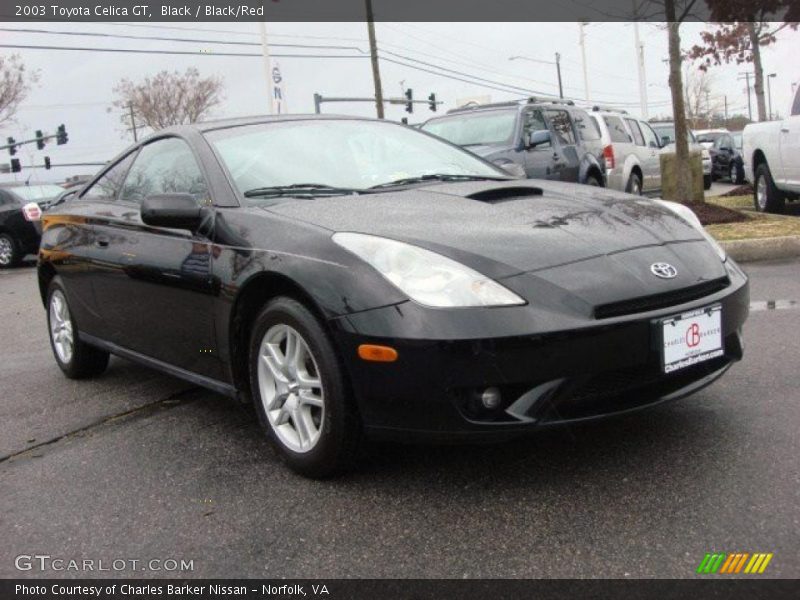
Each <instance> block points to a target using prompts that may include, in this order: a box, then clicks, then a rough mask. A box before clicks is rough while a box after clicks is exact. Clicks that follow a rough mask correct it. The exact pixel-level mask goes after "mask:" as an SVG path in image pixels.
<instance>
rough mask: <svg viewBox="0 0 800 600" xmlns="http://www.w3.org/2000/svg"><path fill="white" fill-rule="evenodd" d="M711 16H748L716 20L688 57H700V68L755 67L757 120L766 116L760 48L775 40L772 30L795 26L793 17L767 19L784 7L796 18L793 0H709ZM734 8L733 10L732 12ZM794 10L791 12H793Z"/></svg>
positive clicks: (795, 27)
mask: <svg viewBox="0 0 800 600" xmlns="http://www.w3.org/2000/svg"><path fill="white" fill-rule="evenodd" d="M708 3H709V6H710V8H711V14H712V17H716V18H719V19H721V20H727V18H728V17H730V16H733V15H734V14H735V15H737V16H738V17H739V18H741V17H742V16H744V17H747V20H746V21H732V22H726V23H715V25H714V30H713V31H703V32H702V33H701V34H700V37H701V38H702V40H703V43H702V45H699V44H696V45H694V46H693V47H692V49H691V50H690V51H689V54H688V56H689V58H691V59H694V60H701V61H702V64H701V65H700V68H701V69H708V68H709V67H711V66H713V65H721V64H722V63H731V62H735V63H736V64H743V63H752V64H753V71H754V75H755V77H754V84H753V89H754V90H755V92H756V104H757V106H758V120H759V121H765V120H766V119H767V106H766V102H765V100H764V68H763V66H762V64H761V48H762V47H764V46H769V45H770V44H774V43H775V42H776V41H777V38H776V37H775V34H777V33H778V32H779V31H781V30H782V29H785V28H787V27H789V28H792V29H797V26H798V23H797V22H796V21H794V22H793V21H784V22H770V21H769V20H768V19H774V18H775V14H776V13H779V12H780V11H786V16H787V17H789V18H791V16H792V14H794V16H795V18H797V16H798V14H797V12H798V9H797V2H796V0H760V1H759V2H753V1H752V0H749V1H747V2H745V1H743V0H708ZM732 11H733V12H732ZM793 11H794V13H793Z"/></svg>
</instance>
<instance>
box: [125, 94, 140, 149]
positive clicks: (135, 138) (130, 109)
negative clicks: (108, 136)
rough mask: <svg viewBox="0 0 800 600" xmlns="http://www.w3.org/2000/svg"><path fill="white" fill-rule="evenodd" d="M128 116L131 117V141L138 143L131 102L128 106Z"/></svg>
mask: <svg viewBox="0 0 800 600" xmlns="http://www.w3.org/2000/svg"><path fill="white" fill-rule="evenodd" d="M128 110H129V113H128V114H129V115H130V117H131V131H132V132H133V141H134V142H138V141H139V138H138V136H137V135H136V119H135V118H134V116H133V102H131V103H130V104H128Z"/></svg>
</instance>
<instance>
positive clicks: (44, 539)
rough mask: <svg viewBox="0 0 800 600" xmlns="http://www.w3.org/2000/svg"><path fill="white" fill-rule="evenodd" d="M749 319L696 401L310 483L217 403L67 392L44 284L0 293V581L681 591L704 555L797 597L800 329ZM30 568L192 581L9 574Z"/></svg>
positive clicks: (243, 419) (393, 451) (155, 385)
mask: <svg viewBox="0 0 800 600" xmlns="http://www.w3.org/2000/svg"><path fill="white" fill-rule="evenodd" d="M746 270H747V271H748V273H749V274H750V276H751V281H752V299H753V300H754V301H756V302H759V301H768V300H796V301H797V300H800V276H799V275H800V261H782V262H772V263H761V264H751V265H748V266H747V268H746ZM756 306H758V307H759V310H754V311H753V312H752V313H751V316H750V319H749V321H748V323H747V325H746V330H745V336H746V342H747V347H746V351H745V354H746V356H745V359H744V360H743V361H742V362H741V363H739V364H737V365H735V366H734V367H733V368H732V369H731V371H730V372H729V373H728V374H727V375H726V376H725V377H723V378H722V379H721V380H720V381H719V382H717V383H715V384H714V385H712V386H711V387H709V388H707V389H705V390H704V391H702V392H700V393H699V394H697V395H695V396H693V397H690V398H687V399H684V400H680V401H677V402H674V403H670V404H666V405H662V406H660V407H658V408H655V409H652V410H649V411H643V412H641V413H638V414H634V415H630V416H628V417H624V418H617V419H611V420H607V421H603V422H598V423H594V424H585V425H581V426H576V427H570V428H562V429H553V430H547V431H542V432H541V433H539V434H537V435H535V436H532V437H529V438H526V439H523V440H519V441H515V442H512V443H509V444H503V445H495V446H469V447H425V446H420V447H416V446H390V445H387V446H380V447H376V448H373V449H372V454H371V455H370V456H369V457H368V458H367V459H365V460H364V461H363V464H362V465H361V467H360V468H359V469H358V470H357V471H356V472H354V473H352V474H349V475H347V476H345V477H342V478H340V479H337V480H333V481H322V482H320V481H310V480H306V479H303V478H301V477H299V476H296V475H294V474H292V473H291V472H289V471H287V470H286V469H285V468H284V467H282V466H281V465H280V464H279V463H278V461H277V459H276V457H275V456H274V454H273V453H272V451H271V450H270V449H269V447H268V446H267V445H266V444H265V442H264V441H263V437H262V434H261V432H260V430H259V427H258V426H257V424H256V421H255V418H254V415H253V413H252V412H251V411H250V410H248V409H247V408H244V407H242V406H239V405H237V404H236V403H234V402H233V401H230V400H227V399H225V398H222V397H220V396H217V395H215V394H213V393H211V392H207V391H204V390H200V389H197V388H194V387H192V386H190V385H188V384H185V383H183V382H181V381H178V380H175V379H172V378H170V377H167V376H164V375H160V374H158V373H156V372H154V371H150V370H148V369H145V368H143V367H139V366H135V365H133V364H131V363H128V362H126V361H123V360H121V359H113V358H112V361H111V365H110V367H109V369H108V371H107V373H106V374H105V375H104V376H103V377H101V378H99V379H97V380H93V381H82V382H75V381H70V380H67V379H65V378H64V377H63V376H62V374H61V372H60V371H59V370H58V368H57V367H56V364H55V362H54V360H53V358H52V356H51V351H50V347H49V344H48V341H47V334H46V328H45V314H44V310H43V308H42V305H41V301H40V299H39V297H38V290H37V286H36V277H35V269H33V268H32V267H30V266H27V267H24V268H21V269H15V270H11V271H3V272H0V340H2V344H0V381H1V382H2V383H1V384H0V385H1V388H0V505H1V506H2V513H0V539H2V540H3V543H2V544H0V577H20V576H21V577H41V576H55V577H76V576H87V575H89V576H119V575H123V576H138V577H155V576H157V577H163V576H182V577H186V576H194V577H215V578H227V577H248V576H249V577H320V578H331V577H451V578H462V577H662V578H663V577H693V576H695V569H696V568H697V566H698V564H699V563H700V561H701V560H702V558H703V556H704V554H705V553H706V552H714V551H717V552H750V553H752V552H772V553H774V558H773V559H772V562H771V563H770V565H769V567H768V574H769V575H770V576H772V577H798V575H800V538H799V537H798V536H799V535H800V461H798V456H800V436H798V433H797V432H798V428H799V427H800V385H798V382H800V377H798V370H797V357H798V356H800V309H799V308H797V306H798V305H794V307H792V305H791V304H790V303H787V304H786V306H789V307H790V308H785V309H783V308H779V309H774V310H772V309H768V308H766V307H767V306H769V305H768V304H757V305H756ZM776 306H784V304H781V303H778V304H777V305H776ZM37 553H38V554H47V555H50V556H52V557H61V558H65V559H73V558H74V559H84V558H87V559H94V560H100V559H102V560H104V561H109V562H110V561H112V560H114V559H123V560H131V559H137V560H150V559H161V560H165V559H178V560H180V559H184V560H192V561H193V567H194V568H193V571H191V572H183V573H177V572H175V573H172V572H171V573H166V572H164V571H160V572H158V571H157V572H154V571H134V570H123V571H121V572H113V571H112V572H94V573H80V572H67V571H63V572H53V571H46V572H39V571H36V570H33V571H25V572H20V571H17V570H16V569H15V567H14V562H15V557H16V556H18V555H21V554H37Z"/></svg>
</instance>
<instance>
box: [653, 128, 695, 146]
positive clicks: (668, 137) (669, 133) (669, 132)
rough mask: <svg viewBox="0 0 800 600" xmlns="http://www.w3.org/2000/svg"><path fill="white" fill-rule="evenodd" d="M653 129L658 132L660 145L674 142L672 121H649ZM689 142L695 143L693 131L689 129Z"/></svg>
mask: <svg viewBox="0 0 800 600" xmlns="http://www.w3.org/2000/svg"><path fill="white" fill-rule="evenodd" d="M650 125H651V126H652V128H653V130H654V131H655V132H656V133H657V134H658V139H659V140H660V141H661V145H662V146H668V145H669V144H674V143H675V125H674V124H672V123H650ZM689 143H690V144H695V143H697V139H696V138H695V137H694V133H692V132H691V131H689Z"/></svg>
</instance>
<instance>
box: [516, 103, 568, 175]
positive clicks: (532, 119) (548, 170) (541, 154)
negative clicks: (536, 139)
mask: <svg viewBox="0 0 800 600" xmlns="http://www.w3.org/2000/svg"><path fill="white" fill-rule="evenodd" d="M522 118H523V122H522V143H523V145H524V147H525V163H524V168H525V174H526V175H527V176H528V177H529V178H533V179H559V178H560V176H559V173H558V169H557V167H558V165H559V162H560V161H559V155H558V149H557V148H556V147H554V146H553V142H552V138H551V141H550V142H547V143H544V144H537V145H536V146H533V147H530V146H529V140H530V139H531V136H532V135H533V134H534V133H535V132H537V131H550V128H549V127H548V126H547V122H546V121H545V120H544V115H543V114H542V111H541V110H537V109H531V110H526V111H525V112H524V113H523V114H522Z"/></svg>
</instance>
